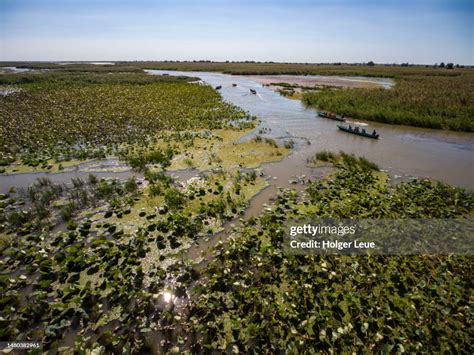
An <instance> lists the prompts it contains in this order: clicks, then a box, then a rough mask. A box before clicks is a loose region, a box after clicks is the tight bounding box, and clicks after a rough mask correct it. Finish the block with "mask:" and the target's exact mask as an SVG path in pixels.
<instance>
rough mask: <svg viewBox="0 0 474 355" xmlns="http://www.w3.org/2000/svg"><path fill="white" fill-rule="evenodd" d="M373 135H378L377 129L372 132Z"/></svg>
mask: <svg viewBox="0 0 474 355" xmlns="http://www.w3.org/2000/svg"><path fill="white" fill-rule="evenodd" d="M372 135H373V136H374V137H375V136H376V135H377V132H375V129H374V131H373V132H372Z"/></svg>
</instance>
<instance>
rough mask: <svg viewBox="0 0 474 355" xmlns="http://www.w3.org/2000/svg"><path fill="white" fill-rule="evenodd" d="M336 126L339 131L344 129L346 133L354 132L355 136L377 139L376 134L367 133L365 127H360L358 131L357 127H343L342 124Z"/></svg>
mask: <svg viewBox="0 0 474 355" xmlns="http://www.w3.org/2000/svg"><path fill="white" fill-rule="evenodd" d="M337 127H338V128H339V129H340V130H341V131H344V132H347V133H352V134H355V135H357V136H362V137H366V138H373V139H379V135H378V134H373V133H368V132H366V131H365V129H362V131H360V130H359V129H357V128H351V127H344V126H341V125H337ZM374 132H375V130H374Z"/></svg>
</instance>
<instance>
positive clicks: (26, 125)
mask: <svg viewBox="0 0 474 355" xmlns="http://www.w3.org/2000/svg"><path fill="white" fill-rule="evenodd" d="M29 75H30V76H33V77H35V76H41V75H43V74H29ZM44 75H47V74H44ZM81 75H82V77H84V76H86V78H87V75H86V74H84V73H82V74H81ZM106 75H109V76H110V79H107V80H105V79H103V78H102V77H103V76H106ZM116 75H117V76H118V77H116ZM133 75H135V74H133ZM133 75H132V78H129V77H127V75H126V74H103V75H102V76H100V75H99V79H98V76H97V74H96V75H92V76H91V77H90V82H89V83H87V82H86V83H85V82H84V80H85V79H84V80H83V81H81V80H79V81H78V82H77V83H76V82H75V81H74V80H72V79H73V78H72V79H71V77H68V78H67V79H68V80H66V82H63V81H61V80H59V81H54V80H53V79H51V80H46V81H39V83H33V84H24V85H20V86H21V88H22V90H21V91H19V92H15V93H12V94H9V95H5V96H1V97H0V137H1V138H0V153H1V157H0V158H1V162H2V165H8V164H10V163H12V162H14V161H16V160H21V161H22V162H23V163H25V164H27V165H32V166H38V165H45V164H46V165H47V164H48V161H49V160H51V159H55V160H56V161H62V160H69V159H72V158H76V159H86V158H98V157H104V156H105V155H107V154H112V153H113V152H114V148H115V146H116V145H118V144H122V143H126V142H128V143H136V142H139V141H142V140H144V139H145V138H146V137H148V136H149V135H150V134H158V133H160V132H162V131H165V130H185V129H198V128H214V129H215V128H222V127H226V126H228V124H229V122H230V121H232V120H235V119H241V118H245V117H246V116H247V115H246V114H245V112H243V111H241V110H240V109H238V108H236V107H235V106H233V105H231V104H228V103H225V102H223V101H222V99H221V97H220V95H219V94H218V93H217V92H216V91H215V90H213V89H212V88H211V87H209V86H205V85H200V84H192V83H187V82H186V81H184V80H183V79H180V78H175V79H169V78H170V77H169V76H165V78H166V79H161V80H159V79H154V78H153V79H148V78H150V77H152V76H151V75H145V74H142V77H141V78H138V79H137V78H134V77H133ZM155 77H158V78H159V76H155ZM0 79H1V75H0ZM137 80H138V83H137V82H136V81H137ZM140 80H143V83H142V82H141V81H140Z"/></svg>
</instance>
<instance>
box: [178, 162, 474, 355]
mask: <svg viewBox="0 0 474 355" xmlns="http://www.w3.org/2000/svg"><path fill="white" fill-rule="evenodd" d="M326 156H327V154H325V155H324V158H326ZM334 156H336V154H334ZM354 160H355V162H354V161H351V164H344V165H342V166H341V167H340V169H339V170H338V171H337V172H336V173H334V174H333V175H331V176H329V177H328V178H327V179H324V180H322V181H319V182H315V183H313V184H311V185H310V186H309V187H308V188H307V190H306V191H305V193H303V194H302V195H299V194H297V193H296V192H295V191H292V190H284V191H282V192H281V193H280V195H279V197H278V199H277V201H276V203H275V205H274V206H273V207H272V208H271V209H268V210H267V211H265V212H264V213H263V214H262V215H261V216H260V217H259V218H255V219H251V220H249V221H248V222H247V223H246V224H245V225H244V226H243V227H242V229H241V230H239V231H238V232H236V233H235V235H234V236H233V237H232V238H231V239H230V240H229V241H228V242H227V243H222V244H220V245H219V246H218V247H217V248H216V249H215V251H214V258H213V261H212V262H211V263H210V264H209V265H208V267H207V268H206V269H205V270H203V271H202V272H201V275H202V276H201V278H200V280H199V282H198V286H196V287H195V289H194V291H195V297H194V298H193V299H194V300H195V302H194V304H193V307H192V308H191V310H190V311H189V318H188V319H187V322H186V323H185V326H186V328H185V329H186V331H187V332H193V333H194V334H195V337H194V339H193V341H192V342H190V346H191V348H192V349H193V350H194V351H196V352H200V351H207V350H210V349H218V350H219V351H227V352H235V351H240V352H252V351H257V352H264V353H265V352H269V353H274V352H280V351H283V352H290V353H298V352H313V351H314V352H323V353H326V352H364V353H365V352H384V351H387V352H421V351H428V352H468V351H469V348H470V346H471V344H470V331H469V324H470V322H471V316H470V313H469V308H470V306H469V303H470V294H471V291H472V286H473V285H472V262H473V259H472V256H445V257H434V256H418V257H400V256H391V257H382V256H375V257H360V256H321V255H286V254H285V253H284V251H283V240H284V239H283V238H284V230H285V228H286V227H287V225H286V224H287V223H288V222H289V220H290V219H291V218H296V217H300V218H301V217H308V218H336V219H337V218H347V217H351V218H381V217H384V218H433V217H437V218H460V217H461V216H469V215H470V214H471V215H472V211H473V208H474V198H473V196H472V195H469V194H467V193H466V192H464V191H463V190H461V189H457V188H453V187H450V186H447V185H444V184H441V183H435V182H431V181H428V180H414V181H411V182H407V183H402V184H400V185H397V186H390V185H389V184H388V183H387V178H386V177H383V176H381V174H382V173H380V172H377V171H376V170H372V169H366V168H365V166H364V165H365V164H364V163H358V159H354Z"/></svg>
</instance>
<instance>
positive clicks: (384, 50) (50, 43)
mask: <svg viewBox="0 0 474 355" xmlns="http://www.w3.org/2000/svg"><path fill="white" fill-rule="evenodd" d="M473 8H474V5H473V2H472V1H469V0H468V1H465V0H413V1H410V0H400V1H394V0H386V1H383V0H382V1H375V0H360V1H354V0H334V1H320V0H312V1H311V0H294V1H281V0H264V1H249V0H240V1H232V0H222V1H217V0H202V1H192V0H177V1H173V0H158V1H153V0H135V1H134V0H115V1H114V0H95V1H93V0H0V61H28V60H32V61H33V60H34V61H98V60H102V61H119V60H132V61H133V60H203V59H205V60H214V61H225V60H230V61H243V60H255V61H276V62H367V61H370V60H372V61H374V62H376V63H403V62H409V63H419V64H434V63H440V62H453V63H458V64H465V65H472V64H474V41H473V23H474V15H473V14H474V11H473Z"/></svg>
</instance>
